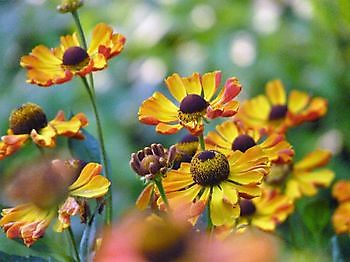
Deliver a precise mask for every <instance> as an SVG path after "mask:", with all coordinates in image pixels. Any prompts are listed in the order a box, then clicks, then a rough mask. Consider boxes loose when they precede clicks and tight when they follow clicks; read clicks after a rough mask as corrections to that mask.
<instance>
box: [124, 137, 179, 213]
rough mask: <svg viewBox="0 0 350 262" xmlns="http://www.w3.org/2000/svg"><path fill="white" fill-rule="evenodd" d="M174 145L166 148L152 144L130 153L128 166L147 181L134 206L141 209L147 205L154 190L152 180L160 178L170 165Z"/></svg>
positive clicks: (173, 155) (173, 154)
mask: <svg viewBox="0 0 350 262" xmlns="http://www.w3.org/2000/svg"><path fill="white" fill-rule="evenodd" d="M174 158H175V147H174V146H172V147H170V148H169V149H168V150H166V149H165V148H164V147H163V146H162V145H161V144H152V145H151V146H149V147H145V148H144V149H143V150H139V151H138V152H137V153H132V154H131V159H130V166H131V168H132V169H133V170H134V171H135V173H136V174H137V175H138V176H140V177H141V178H142V179H144V180H146V182H147V183H148V184H147V185H146V187H145V188H144V190H143V191H142V192H141V194H140V196H139V197H138V199H137V201H136V206H137V207H138V208H139V209H141V210H143V209H145V208H147V206H148V205H149V203H150V201H151V198H152V196H153V195H154V191H155V187H156V186H155V184H154V181H155V180H156V179H157V180H160V179H162V177H163V176H164V175H165V174H166V173H167V171H168V169H169V168H170V167H171V166H172V164H173V162H174Z"/></svg>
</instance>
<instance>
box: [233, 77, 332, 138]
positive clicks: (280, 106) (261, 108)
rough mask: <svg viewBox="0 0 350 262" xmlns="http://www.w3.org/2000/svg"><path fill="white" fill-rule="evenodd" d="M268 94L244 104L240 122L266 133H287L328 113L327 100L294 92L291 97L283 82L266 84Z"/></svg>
mask: <svg viewBox="0 0 350 262" xmlns="http://www.w3.org/2000/svg"><path fill="white" fill-rule="evenodd" d="M265 91H266V95H259V96H257V97H254V98H252V99H250V100H248V101H246V102H245V103H243V104H242V106H241V108H240V110H239V112H238V114H237V115H236V117H237V119H239V120H241V121H243V122H244V123H245V124H246V125H248V126H251V127H254V128H257V129H259V130H261V131H262V132H265V133H266V132H267V133H272V132H277V133H284V132H286V130H287V129H288V128H289V127H293V126H297V125H300V124H302V123H303V122H305V121H314V120H316V119H318V118H320V117H322V116H323V115H325V114H326V112H327V101H326V100H325V99H324V98H321V97H315V98H311V97H310V96H309V95H308V94H307V93H305V92H301V91H298V90H292V91H291V92H290V93H289V95H288V97H287V94H286V91H285V89H284V86H283V84H282V82H281V81H280V80H274V81H270V82H268V83H267V85H266V90H265Z"/></svg>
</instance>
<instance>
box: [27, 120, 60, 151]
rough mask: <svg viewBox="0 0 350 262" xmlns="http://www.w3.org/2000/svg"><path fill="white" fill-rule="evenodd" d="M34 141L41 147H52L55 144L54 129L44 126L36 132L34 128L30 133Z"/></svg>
mask: <svg viewBox="0 0 350 262" xmlns="http://www.w3.org/2000/svg"><path fill="white" fill-rule="evenodd" d="M30 136H31V138H32V139H33V141H34V143H35V144H37V145H39V146H42V147H54V146H55V145H56V139H55V138H56V131H55V129H54V128H53V127H51V126H49V125H48V126H46V127H44V128H42V129H40V131H39V132H37V131H36V130H35V129H33V130H32V132H31V133H30Z"/></svg>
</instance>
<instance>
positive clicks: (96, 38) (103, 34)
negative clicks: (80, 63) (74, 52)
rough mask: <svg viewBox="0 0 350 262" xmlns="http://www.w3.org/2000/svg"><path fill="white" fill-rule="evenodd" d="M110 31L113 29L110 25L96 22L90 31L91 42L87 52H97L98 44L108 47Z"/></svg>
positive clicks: (91, 53)
mask: <svg viewBox="0 0 350 262" xmlns="http://www.w3.org/2000/svg"><path fill="white" fill-rule="evenodd" d="M112 33H113V29H112V28H111V27H110V26H108V25H106V24H104V23H99V24H97V25H96V26H95V28H94V30H93V31H92V38H91V42H90V45H89V48H88V50H87V52H88V54H90V55H94V54H96V53H98V49H99V47H100V46H106V47H108V45H109V41H110V40H111V37H112Z"/></svg>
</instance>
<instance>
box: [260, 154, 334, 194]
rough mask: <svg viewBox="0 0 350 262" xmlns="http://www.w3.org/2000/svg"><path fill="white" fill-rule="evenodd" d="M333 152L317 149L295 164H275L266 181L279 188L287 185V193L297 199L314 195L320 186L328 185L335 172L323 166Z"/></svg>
mask: <svg viewBox="0 0 350 262" xmlns="http://www.w3.org/2000/svg"><path fill="white" fill-rule="evenodd" d="M330 159H331V153H330V152H329V151H327V150H322V149H317V150H315V151H313V152H311V153H309V154H308V155H306V156H305V157H304V158H303V159H301V160H299V161H297V162H296V163H294V164H279V165H273V166H272V169H271V172H270V174H269V176H267V177H266V178H265V182H266V183H267V184H269V185H272V186H274V187H277V188H284V187H285V194H286V195H287V196H288V197H289V198H291V199H293V200H295V199H298V198H301V197H302V196H314V195H316V194H317V192H318V188H319V187H328V186H329V185H330V183H331V182H332V180H333V178H334V176H335V175H334V172H333V171H332V170H330V169H328V168H321V167H324V166H326V165H327V164H328V162H329V160H330Z"/></svg>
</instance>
